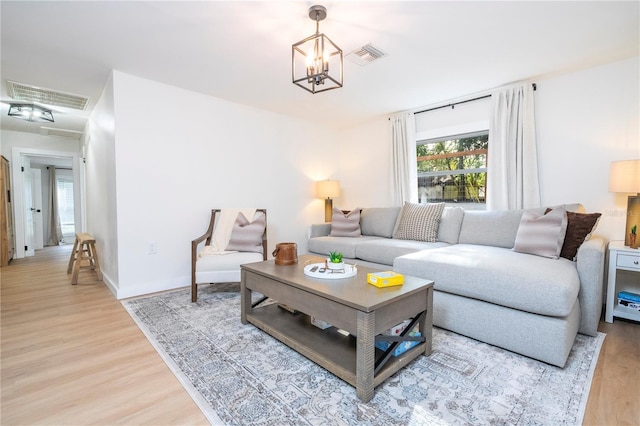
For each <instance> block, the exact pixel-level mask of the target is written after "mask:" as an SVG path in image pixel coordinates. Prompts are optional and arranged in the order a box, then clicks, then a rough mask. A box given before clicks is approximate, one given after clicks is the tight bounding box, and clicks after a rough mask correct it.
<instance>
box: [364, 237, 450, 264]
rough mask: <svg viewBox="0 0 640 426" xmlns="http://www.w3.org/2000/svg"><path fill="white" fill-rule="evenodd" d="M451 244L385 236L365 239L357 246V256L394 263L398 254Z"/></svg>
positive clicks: (375, 261)
mask: <svg viewBox="0 0 640 426" xmlns="http://www.w3.org/2000/svg"><path fill="white" fill-rule="evenodd" d="M448 245H449V244H447V243H443V242H436V243H427V242H424V241H414V240H398V239H395V238H394V239H390V238H383V239H377V240H369V241H364V242H362V243H360V244H358V246H357V247H356V257H357V258H358V259H362V260H365V261H367V262H374V263H382V264H384V265H393V261H394V259H395V258H396V257H398V256H403V255H405V254H408V253H415V252H417V251H422V250H426V249H432V248H438V247H446V246H448Z"/></svg>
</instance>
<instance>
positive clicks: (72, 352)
mask: <svg viewBox="0 0 640 426" xmlns="http://www.w3.org/2000/svg"><path fill="white" fill-rule="evenodd" d="M70 250H71V247H70V246H63V247H51V248H45V249H44V250H39V251H38V252H37V254H36V256H35V257H32V258H26V259H18V260H14V261H12V262H11V263H10V265H9V266H7V267H3V268H1V269H0V279H1V284H0V286H1V298H2V300H1V309H2V314H1V320H2V325H1V332H2V337H1V348H0V349H1V362H2V365H1V370H2V376H1V380H2V395H1V399H2V404H1V410H0V423H1V424H2V425H32V424H46V425H59V424H65V425H88V424H150V425H165V424H206V423H207V421H206V419H205V418H204V416H203V415H202V413H201V412H200V410H199V409H198V407H197V406H196V404H195V403H194V402H193V401H192V400H191V398H190V397H189V395H188V394H187V393H186V391H185V390H184V389H183V387H182V386H181V385H180V383H179V382H178V380H177V379H176V378H175V377H174V375H173V374H172V373H171V372H170V371H169V369H168V368H167V367H166V365H165V363H164V362H163V361H162V359H161V358H160V357H159V356H158V354H157V353H156V352H155V350H154V349H153V347H152V346H151V344H150V343H149V342H148V341H147V339H146V338H145V337H144V335H143V334H142V332H141V331H140V330H139V329H138V327H137V326H136V325H135V323H134V322H133V320H132V319H131V317H130V316H129V314H128V313H127V312H126V311H125V310H124V308H123V307H122V305H121V304H120V302H119V301H117V300H116V299H115V298H114V297H113V295H112V294H111V293H110V292H109V290H108V289H107V288H106V286H105V285H104V284H103V283H102V282H99V281H96V280H95V278H94V275H93V274H92V273H91V272H81V275H80V279H79V284H78V285H77V286H71V285H70V284H69V282H70V277H69V276H67V274H66V267H67V262H68V259H69V252H70ZM600 330H601V331H602V332H604V333H607V337H606V339H605V341H604V345H603V347H602V351H601V353H600V358H599V360H598V365H597V369H596V373H595V377H594V380H593V384H592V387H591V394H590V395H589V402H588V405H587V412H586V415H585V421H584V424H585V425H607V426H608V425H639V424H640V324H637V323H631V322H625V321H621V320H616V321H615V323H614V324H606V323H604V322H601V324H600Z"/></svg>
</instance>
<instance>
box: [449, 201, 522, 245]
mask: <svg viewBox="0 0 640 426" xmlns="http://www.w3.org/2000/svg"><path fill="white" fill-rule="evenodd" d="M522 213H523V210H495V211H482V210H479V211H473V210H471V211H465V212H464V219H463V220H462V226H461V227H460V238H459V240H458V242H459V243H460V244H480V245H484V246H495V247H504V248H512V247H513V244H514V242H515V240H516V234H517V233H518V227H519V226H520V219H521V218H522Z"/></svg>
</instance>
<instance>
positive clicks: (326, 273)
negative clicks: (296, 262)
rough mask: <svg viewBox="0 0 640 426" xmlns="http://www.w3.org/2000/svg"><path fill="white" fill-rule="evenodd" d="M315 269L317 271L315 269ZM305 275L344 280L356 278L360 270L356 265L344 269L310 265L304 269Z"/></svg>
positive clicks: (322, 264) (315, 264)
mask: <svg viewBox="0 0 640 426" xmlns="http://www.w3.org/2000/svg"><path fill="white" fill-rule="evenodd" d="M314 268H315V269H314ZM304 274H305V275H308V276H310V277H313V278H323V279H326V280H339V279H342V278H351V277H355V276H356V275H357V274H358V268H356V266H355V265H347V264H346V263H345V265H344V269H337V270H336V269H334V270H332V269H326V268H325V264H324V262H323V263H310V264H309V265H306V266H305V267H304Z"/></svg>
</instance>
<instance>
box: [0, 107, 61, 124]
mask: <svg viewBox="0 0 640 426" xmlns="http://www.w3.org/2000/svg"><path fill="white" fill-rule="evenodd" d="M9 117H15V118H19V119H21V120H27V121H48V122H49V123H53V122H54V119H53V113H52V112H51V110H50V109H47V108H45V107H41V106H40V105H36V104H18V103H11V104H10V105H9Z"/></svg>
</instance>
